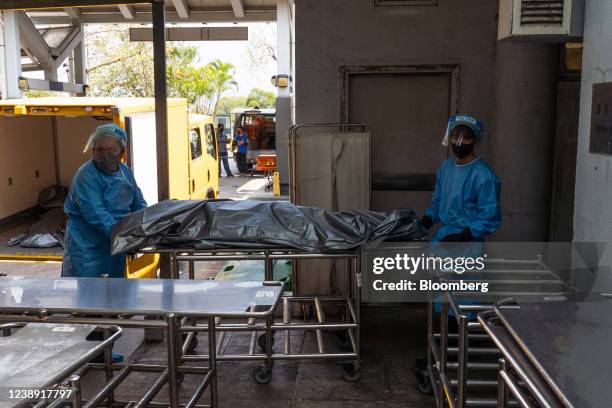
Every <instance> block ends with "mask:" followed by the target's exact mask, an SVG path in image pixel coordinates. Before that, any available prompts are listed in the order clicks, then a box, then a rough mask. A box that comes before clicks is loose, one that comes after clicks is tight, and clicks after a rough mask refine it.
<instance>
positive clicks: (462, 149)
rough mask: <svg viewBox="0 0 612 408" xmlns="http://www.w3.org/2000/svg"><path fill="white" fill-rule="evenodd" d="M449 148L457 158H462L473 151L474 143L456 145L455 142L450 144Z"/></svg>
mask: <svg viewBox="0 0 612 408" xmlns="http://www.w3.org/2000/svg"><path fill="white" fill-rule="evenodd" d="M451 148H452V149H453V153H454V155H455V156H457V157H458V158H459V159H463V158H464V157H467V156H469V155H470V153H472V152H473V151H474V143H471V144H461V145H459V146H457V145H456V144H451Z"/></svg>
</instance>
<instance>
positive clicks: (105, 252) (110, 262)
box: [62, 124, 147, 278]
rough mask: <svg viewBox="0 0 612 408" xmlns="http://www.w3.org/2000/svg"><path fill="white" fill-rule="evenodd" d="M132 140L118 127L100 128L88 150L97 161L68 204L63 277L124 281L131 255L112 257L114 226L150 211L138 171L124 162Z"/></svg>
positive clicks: (75, 184)
mask: <svg viewBox="0 0 612 408" xmlns="http://www.w3.org/2000/svg"><path fill="white" fill-rule="evenodd" d="M126 141H127V135H126V133H125V131H124V130H123V129H121V128H120V127H119V126H117V125H114V124H107V125H102V126H98V127H97V128H96V130H95V132H94V133H93V134H92V135H91V137H90V138H89V141H88V143H87V146H86V147H85V151H87V150H89V149H91V150H92V153H93V159H92V160H90V161H88V162H87V163H85V164H83V165H82V166H81V168H80V169H79V170H78V171H77V172H76V174H75V175H74V178H73V179H72V185H71V187H70V192H69V194H68V197H67V199H66V203H65V204H64V211H65V212H66V214H67V215H68V226H67V228H66V240H65V254H64V262H63V265H62V276H65V277H100V276H102V275H108V276H109V277H113V278H121V277H124V275H125V255H122V254H120V255H111V241H110V232H111V228H112V226H113V225H115V224H116V223H117V222H118V221H119V220H121V219H122V218H123V217H125V216H126V215H128V214H129V213H131V212H133V211H137V210H140V209H142V208H145V207H146V206H147V203H146V202H145V200H144V198H143V196H142V192H141V191H140V188H138V186H137V185H136V180H135V179H134V175H133V173H132V170H131V169H130V168H129V167H127V166H126V165H125V164H123V163H121V157H122V156H123V153H124V151H125V145H126Z"/></svg>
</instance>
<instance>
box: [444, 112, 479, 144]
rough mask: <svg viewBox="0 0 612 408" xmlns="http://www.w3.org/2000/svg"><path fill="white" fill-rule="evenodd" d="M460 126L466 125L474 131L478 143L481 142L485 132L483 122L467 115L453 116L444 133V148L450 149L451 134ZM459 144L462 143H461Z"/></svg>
mask: <svg viewBox="0 0 612 408" xmlns="http://www.w3.org/2000/svg"><path fill="white" fill-rule="evenodd" d="M459 125H464V126H467V127H469V128H470V129H472V130H473V131H474V135H475V136H476V143H478V142H479V141H480V137H481V135H482V132H483V130H484V126H483V124H482V122H481V121H479V120H477V119H474V118H472V117H470V116H466V115H453V116H451V117H450V118H449V119H448V124H447V125H446V132H445V133H444V138H443V139H442V146H445V147H448V146H449V145H450V136H451V133H452V131H453V129H454V128H455V127H457V126H459ZM458 142H459V143H460V141H458Z"/></svg>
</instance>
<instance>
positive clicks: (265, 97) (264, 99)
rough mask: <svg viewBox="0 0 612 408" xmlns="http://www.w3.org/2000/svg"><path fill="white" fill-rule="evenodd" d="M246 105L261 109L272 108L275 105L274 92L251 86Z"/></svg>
mask: <svg viewBox="0 0 612 408" xmlns="http://www.w3.org/2000/svg"><path fill="white" fill-rule="evenodd" d="M246 106H248V107H250V108H253V107H255V106H258V107H260V108H262V109H264V108H274V107H275V106H276V95H275V94H274V92H270V91H266V90H263V89H259V88H253V89H251V92H250V93H249V96H248V98H247V100H246Z"/></svg>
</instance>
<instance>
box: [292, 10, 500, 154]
mask: <svg viewBox="0 0 612 408" xmlns="http://www.w3.org/2000/svg"><path fill="white" fill-rule="evenodd" d="M496 14H497V2H496V1H491V0H470V1H457V0H440V1H439V5H438V6H418V7H374V1H373V0H297V1H296V22H295V25H296V38H295V41H296V45H295V47H296V49H295V54H296V56H295V58H296V74H295V76H296V78H295V80H296V95H295V97H296V123H298V124H302V123H313V122H319V123H321V122H338V121H339V120H340V118H341V112H340V90H341V80H340V72H339V68H340V67H341V66H359V65H364V66H367V65H376V66H381V65H383V66H384V65H412V64H440V63H450V64H457V63H459V64H460V65H461V79H460V81H461V84H460V87H461V90H460V102H459V105H460V106H459V108H460V109H461V110H462V111H464V112H470V113H471V114H472V115H474V116H477V117H479V118H481V120H483V121H484V122H485V124H486V125H490V124H491V121H492V114H493V112H492V109H491V103H490V101H491V99H492V97H493V92H494V77H495V68H494V62H495V45H496V38H497V20H496ZM466 28H468V29H466ZM406 97H409V96H408V95H407V96H406ZM442 127H443V126H442ZM483 147H484V151H483V156H485V157H488V156H489V149H488V146H487V145H486V144H485V145H484V146H483Z"/></svg>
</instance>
